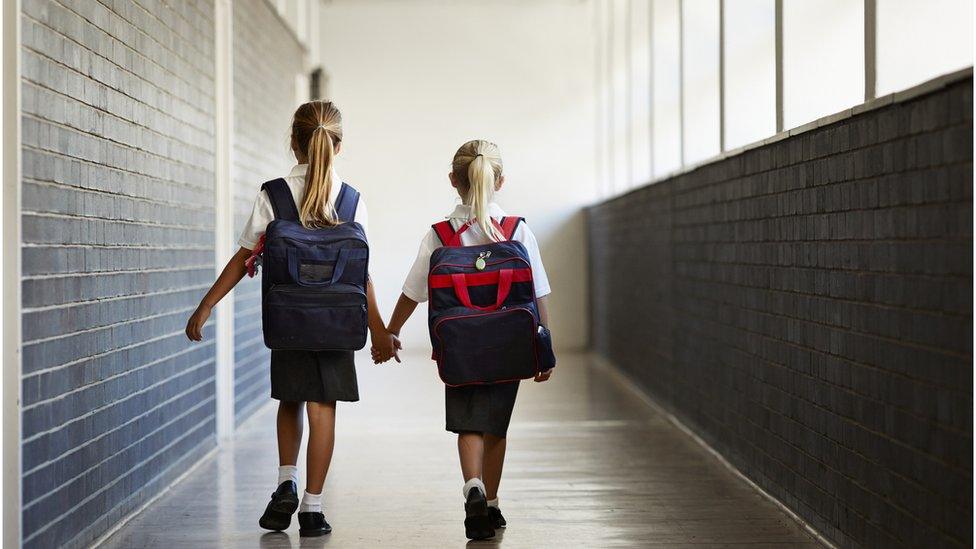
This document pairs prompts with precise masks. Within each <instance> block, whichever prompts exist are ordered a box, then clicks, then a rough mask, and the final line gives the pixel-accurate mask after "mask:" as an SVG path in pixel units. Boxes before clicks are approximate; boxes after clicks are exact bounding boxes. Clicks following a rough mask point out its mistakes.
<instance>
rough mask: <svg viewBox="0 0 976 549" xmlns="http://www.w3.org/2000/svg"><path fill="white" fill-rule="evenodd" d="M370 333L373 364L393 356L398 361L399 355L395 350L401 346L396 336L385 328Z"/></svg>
mask: <svg viewBox="0 0 976 549" xmlns="http://www.w3.org/2000/svg"><path fill="white" fill-rule="evenodd" d="M370 335H371V336H372V337H371V339H372V341H373V348H372V349H371V351H372V355H373V363H374V364H380V363H382V362H386V361H388V360H390V359H391V358H395V359H396V361H397V362H400V355H399V353H397V351H398V350H400V349H402V348H403V346H402V345H401V344H400V339H399V338H397V336H395V335H393V334H391V333H390V332H388V331H386V330H383V331H382V332H381V333H375V332H372V333H371V334H370Z"/></svg>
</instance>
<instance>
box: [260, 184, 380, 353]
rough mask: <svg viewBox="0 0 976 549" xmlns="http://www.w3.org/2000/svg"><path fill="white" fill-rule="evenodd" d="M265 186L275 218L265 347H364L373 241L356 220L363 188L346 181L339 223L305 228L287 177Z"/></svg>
mask: <svg viewBox="0 0 976 549" xmlns="http://www.w3.org/2000/svg"><path fill="white" fill-rule="evenodd" d="M261 188H262V189H264V190H265V191H266V192H267V193H268V198H270V199H271V208H272V210H274V216H275V218H274V220H273V221H272V222H271V223H268V228H267V229H266V230H265V234H264V241H263V242H264V248H263V251H262V252H261V253H262V261H261V264H262V271H263V273H262V276H261V295H262V306H261V320H262V325H263V328H264V344H265V345H267V346H268V347H269V348H271V349H278V350H304V351H327V350H347V351H355V350H359V349H362V348H363V347H364V346H365V345H366V277H367V273H368V269H367V264H368V262H369V246H368V244H367V242H366V233H365V231H364V230H363V228H362V226H361V225H360V224H359V223H356V222H355V221H354V219H355V218H356V209H357V207H358V206H359V192H358V191H357V190H356V189H354V188H352V187H351V186H349V185H347V184H345V183H343V184H342V187H341V189H340V191H339V197H338V199H337V200H336V204H335V209H336V213H337V214H338V217H339V220H340V221H342V223H340V224H339V225H336V226H334V227H326V228H321V229H308V228H305V226H304V225H302V224H301V222H300V221H299V217H298V208H297V207H296V206H295V201H294V199H293V198H292V194H291V191H290V190H289V189H288V184H287V183H285V180H284V179H275V180H273V181H268V182H267V183H265V184H264V185H263V186H262V187H261ZM255 251H257V250H255Z"/></svg>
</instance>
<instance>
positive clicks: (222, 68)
mask: <svg viewBox="0 0 976 549" xmlns="http://www.w3.org/2000/svg"><path fill="white" fill-rule="evenodd" d="M233 17H234V14H233V6H232V5H231V0H217V1H216V3H215V4H214V21H215V26H216V28H215V29H214V30H215V33H214V34H215V40H216V44H215V56H214V57H215V59H216V67H215V72H214V80H215V95H216V105H215V109H214V137H215V142H214V213H215V219H214V264H215V267H216V271H217V275H219V274H220V271H221V270H222V269H223V266H224V264H226V263H227V261H228V260H229V259H230V258H231V256H232V255H234V192H233V181H232V180H231V155H232V154H233V141H232V139H233V132H234V87H233V86H234V75H233V66H232V63H233V47H234V40H233V28H232V24H233ZM215 313H216V314H215V315H214V320H215V321H216V327H217V330H216V373H215V378H216V379H215V385H216V393H217V394H216V395H215V396H216V401H217V412H216V414H217V417H216V424H217V440H218V441H223V440H227V439H229V438H231V437H232V436H233V434H234V292H233V290H232V291H231V292H230V293H229V294H227V296H225V297H224V299H222V300H220V303H219V304H217V307H216V311H215Z"/></svg>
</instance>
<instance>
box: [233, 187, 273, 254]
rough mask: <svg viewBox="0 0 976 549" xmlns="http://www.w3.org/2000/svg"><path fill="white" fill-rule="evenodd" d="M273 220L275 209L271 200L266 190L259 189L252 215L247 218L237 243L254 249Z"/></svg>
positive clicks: (242, 246)
mask: <svg viewBox="0 0 976 549" xmlns="http://www.w3.org/2000/svg"><path fill="white" fill-rule="evenodd" d="M272 220H274V210H272V209H271V200H269V199H268V194H267V193H266V192H264V191H263V190H261V191H258V195H257V197H255V198H254V207H253V208H251V217H249V218H247V223H245V224H244V230H242V231H241V236H240V237H239V238H238V239H237V244H238V245H239V246H240V247H241V248H247V249H248V250H253V249H254V247H255V246H257V245H258V240H260V239H261V235H263V234H264V231H265V229H267V228H268V223H271V221H272Z"/></svg>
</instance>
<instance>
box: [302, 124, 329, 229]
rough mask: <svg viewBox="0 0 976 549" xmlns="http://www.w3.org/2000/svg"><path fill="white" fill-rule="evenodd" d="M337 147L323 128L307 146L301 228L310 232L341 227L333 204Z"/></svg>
mask: <svg viewBox="0 0 976 549" xmlns="http://www.w3.org/2000/svg"><path fill="white" fill-rule="evenodd" d="M334 158H335V148H334V145H333V143H332V136H330V135H329V132H328V130H326V129H325V127H324V126H318V127H317V128H315V131H313V132H312V139H311V140H310V141H309V143H308V172H307V173H306V175H305V196H304V197H303V198H302V205H301V207H300V208H299V209H298V218H299V219H300V220H301V222H302V225H304V226H305V227H308V228H310V229H313V228H319V227H334V226H335V225H338V224H339V219H338V217H339V216H338V215H337V214H336V211H335V205H334V204H332V200H331V198H332V183H333V181H332V161H333V159H334Z"/></svg>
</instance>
